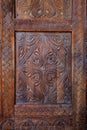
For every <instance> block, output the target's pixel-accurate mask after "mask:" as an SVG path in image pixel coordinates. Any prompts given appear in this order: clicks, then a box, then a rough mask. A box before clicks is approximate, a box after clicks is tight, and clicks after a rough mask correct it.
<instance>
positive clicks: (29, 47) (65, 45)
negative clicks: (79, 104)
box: [16, 32, 72, 104]
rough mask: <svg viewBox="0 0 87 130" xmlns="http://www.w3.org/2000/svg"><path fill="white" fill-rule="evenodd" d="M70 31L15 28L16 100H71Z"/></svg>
mask: <svg viewBox="0 0 87 130" xmlns="http://www.w3.org/2000/svg"><path fill="white" fill-rule="evenodd" d="M71 59H72V56H71V33H29V32H16V103H17V104H59V103H66V104H68V103H71V97H72V89H71V88H72V87H71V85H72V83H71V68H72V67H71V62H72V60H71Z"/></svg>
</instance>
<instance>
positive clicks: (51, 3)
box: [16, 0, 72, 19]
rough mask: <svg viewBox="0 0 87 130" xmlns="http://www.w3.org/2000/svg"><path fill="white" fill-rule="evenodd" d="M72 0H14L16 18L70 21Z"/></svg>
mask: <svg viewBox="0 0 87 130" xmlns="http://www.w3.org/2000/svg"><path fill="white" fill-rule="evenodd" d="M71 12H72V0H16V17H18V18H41V17H44V18H60V19H62V18H65V19H66V18H67V19H71Z"/></svg>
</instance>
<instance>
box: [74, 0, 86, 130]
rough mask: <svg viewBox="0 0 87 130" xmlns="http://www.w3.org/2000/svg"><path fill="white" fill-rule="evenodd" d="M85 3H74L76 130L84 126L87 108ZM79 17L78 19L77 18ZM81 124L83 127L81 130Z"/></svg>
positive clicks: (75, 1)
mask: <svg viewBox="0 0 87 130" xmlns="http://www.w3.org/2000/svg"><path fill="white" fill-rule="evenodd" d="M85 4H86V3H85V1H83V0H74V1H73V61H72V63H73V94H74V95H73V102H74V111H75V113H76V120H75V123H76V127H75V129H76V130H79V129H83V130H84V129H85V128H84V127H85V126H84V125H82V120H81V118H82V115H81V114H82V112H83V111H84V112H85V108H86V84H85V73H84V69H83V67H84V64H85V63H84V31H85ZM77 16H78V17H77ZM79 124H81V125H82V128H80V126H79Z"/></svg>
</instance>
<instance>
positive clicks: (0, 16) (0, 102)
mask: <svg viewBox="0 0 87 130" xmlns="http://www.w3.org/2000/svg"><path fill="white" fill-rule="evenodd" d="M1 45H2V1H1V0H0V121H1V119H2V101H1V97H2V88H1V87H2V84H1V75H2V74H1V73H2V72H1V71H2V70H1V68H2V64H1V63H2V61H1Z"/></svg>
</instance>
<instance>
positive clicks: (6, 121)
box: [0, 0, 86, 130]
mask: <svg viewBox="0 0 87 130" xmlns="http://www.w3.org/2000/svg"><path fill="white" fill-rule="evenodd" d="M13 1H14V0H1V1H0V2H2V8H0V9H1V11H2V15H1V12H0V17H1V19H0V24H1V23H2V25H3V26H2V27H1V26H0V36H1V35H2V36H1V37H2V45H1V53H0V56H2V57H1V59H0V60H2V63H1V64H2V67H1V68H0V70H2V72H1V74H2V76H1V78H2V83H0V84H1V85H2V86H1V89H2V105H1V107H2V110H3V112H2V113H1V115H2V117H3V120H2V122H0V129H1V130H3V129H4V130H11V129H12V130H14V129H16V130H20V129H21V130H22V129H23V130H26V129H27V130H28V129H30V130H45V129H46V130H73V129H74V130H84V124H85V122H84V120H82V117H83V115H84V112H85V104H86V103H85V102H86V101H85V99H86V94H85V93H86V88H85V85H86V84H85V83H86V82H85V77H84V64H85V63H84V30H85V29H84V25H85V0H84V1H83V0H73V1H72V0H71V1H70V0H60V1H59V0H43V1H41V0H36V1H34V0H33V1H32V3H29V2H31V0H30V1H28V0H21V1H20V0H16V2H15V5H14V2H13ZM34 2H36V4H35V5H34V6H33V7H32V5H31V4H33V3H34ZM63 2H64V3H65V4H63ZM70 2H73V3H72V4H70ZM55 3H57V5H58V6H57V5H55V6H57V7H56V11H55V8H54V4H55ZM16 4H17V5H16ZM69 4H70V5H71V6H69ZM13 6H14V7H13ZM66 6H67V7H69V8H66ZM0 7H1V6H0ZM30 7H32V9H30ZM14 8H16V9H15V11H16V12H15V14H16V17H15V18H13V10H14ZM71 10H73V11H71ZM61 12H64V14H62V15H61ZM71 12H72V13H71ZM58 13H59V16H58ZM31 14H32V15H31ZM1 28H2V31H1ZM15 31H19V32H16V35H18V34H20V36H18V39H21V40H17V39H16V37H15V36H14V35H13V32H15ZM1 33H2V34H1ZM22 34H23V36H21V35H22ZM25 34H26V35H25ZM27 34H29V35H30V34H33V35H35V37H36V38H32V37H31V38H29V36H27ZM47 34H52V35H53V37H52V36H51V37H50V36H47ZM59 34H61V36H62V35H63V34H64V35H66V34H72V38H71V39H72V42H71V40H69V41H70V42H69V43H68V46H66V44H65V43H67V40H65V42H63V44H62V47H61V49H60V50H61V51H60V54H61V55H62V54H63V55H62V56H61V57H60V58H59V56H58V59H59V61H60V59H62V62H61V63H62V64H63V65H64V64H65V63H66V62H63V58H65V57H68V58H69V59H70V60H68V59H67V58H66V61H67V65H68V67H65V69H66V68H69V69H72V72H71V70H68V71H69V73H71V74H72V76H71V78H70V75H69V78H70V79H71V80H72V95H73V96H72V103H71V105H70V104H68V102H67V101H70V100H69V99H68V100H67V101H66V103H65V102H64V101H65V100H62V101H63V102H62V104H58V103H57V100H54V101H52V102H54V105H53V103H52V102H50V103H49V102H48V103H47V104H44V100H42V99H44V97H45V96H44V95H45V94H44V89H43V90H41V87H40V88H39V90H40V91H39V92H40V94H39V96H38V97H40V99H41V100H40V101H41V102H40V103H38V102H37V103H36V104H35V103H32V105H31V104H25V102H22V104H21V105H17V104H14V100H16V97H14V94H16V91H15V92H14V89H15V88H16V83H15V86H14V80H15V78H16V74H15V73H14V70H15V68H16V66H17V67H18V68H16V69H19V68H20V66H21V67H22V65H23V67H24V64H22V63H27V64H26V65H27V66H26V67H25V68H27V71H25V70H26V69H25V68H24V69H23V68H22V69H21V70H24V73H25V75H27V76H25V77H24V78H23V79H22V80H18V79H16V81H15V82H17V84H18V86H19V84H21V83H20V82H19V81H22V86H23V85H24V86H26V82H24V83H23V81H25V79H27V80H26V81H29V79H28V78H26V77H28V76H29V73H28V72H29V71H28V70H29V68H30V67H31V68H33V67H35V69H36V68H38V69H39V72H40V70H41V69H42V68H43V69H42V70H41V72H42V73H41V72H40V73H39V74H40V76H38V74H37V72H36V71H35V73H34V76H33V77H32V76H31V77H32V80H31V81H30V84H31V85H30V86H32V83H36V86H37V81H38V79H40V80H39V81H41V82H40V83H42V86H44V85H43V84H44V83H45V81H43V80H42V79H43V78H42V77H43V76H42V74H43V73H44V67H42V68H41V66H42V65H43V64H44V63H45V62H43V61H48V63H52V64H51V67H50V66H49V67H47V70H49V69H50V68H51V69H53V70H54V65H53V63H55V65H56V62H55V61H56V59H57V57H56V52H57V51H56V49H57V45H56V44H57V41H56V42H54V41H55V38H54V37H55V35H57V37H58V35H59ZM39 37H42V38H39ZM48 37H49V40H46V39H48ZM38 39H39V41H38ZM42 39H43V40H42ZM0 40H1V38H0ZM14 40H15V44H14ZM32 40H33V42H29V41H32ZM20 41H21V42H20ZM25 41H27V42H25ZM60 41H61V40H59V38H58V45H59V44H61V42H60ZM49 42H50V44H49ZM59 42H60V43H59ZM34 43H35V44H34ZM36 43H37V44H39V46H37V44H36ZM40 43H41V44H40ZM71 43H72V47H71V49H72V50H71V52H70V50H67V52H68V53H63V52H65V51H63V49H64V50H65V49H66V48H67V49H70V47H69V46H70V44H71ZM32 44H33V45H32ZM51 44H52V45H51ZM54 44H55V45H54ZM26 45H29V46H26ZM64 45H65V48H64V47H63V46H64ZM55 46H56V47H55ZM16 47H17V48H16ZM31 48H32V49H31ZM46 48H47V50H46ZM15 49H16V50H15ZM28 49H30V50H29V51H28ZM44 49H45V52H46V54H47V55H44V54H43V52H44V51H43V50H44ZM48 50H50V51H51V53H48ZM53 50H54V51H53ZM14 52H15V57H16V59H15V57H14ZM27 52H28V53H27ZM53 52H54V53H53ZM31 53H32V55H31V56H30V57H27V56H29V55H30V54H31ZM22 54H23V55H22ZM71 55H72V57H71ZM55 57H56V58H55ZM27 59H28V60H27ZM46 59H48V60H46ZM49 59H50V60H49ZM14 60H15V63H16V66H15V63H14ZM20 61H22V62H20ZM39 61H40V62H39ZM49 61H50V62H49ZM51 61H52V62H51ZM32 62H33V63H32ZM20 63H21V64H20ZM28 63H29V64H28ZM46 63H47V62H46ZM61 63H60V65H61ZM36 64H37V65H36ZM71 64H72V65H71ZM28 65H29V66H28ZM34 65H35V66H34ZM46 65H47V64H46ZM36 66H37V67H36ZM43 66H44V65H43ZM55 68H56V66H55ZM31 70H32V69H31ZM45 70H46V69H45ZM59 70H60V69H58V72H59ZM33 71H34V69H33V70H32V72H33ZM18 72H19V71H17V72H16V73H18ZM21 72H22V71H21ZM47 72H48V71H47ZM54 73H57V72H55V71H51V73H49V74H48V75H46V71H45V77H44V79H46V80H47V81H49V82H46V83H45V84H46V88H45V91H46V92H48V89H47V88H49V86H50V85H48V84H54V83H55V82H56V81H57V76H56V74H54ZM53 74H54V75H53ZM17 75H18V76H19V74H17ZM46 76H47V77H46ZM19 77H21V76H19ZM39 77H40V78H39ZM60 77H61V76H60ZM63 78H64V77H63ZM50 79H51V81H50ZM55 79H56V80H55ZM71 80H69V83H70V86H71ZM31 82H32V83H31ZM64 82H65V81H64ZM30 86H29V87H30ZM39 86H40V85H39ZM55 86H57V85H55ZM20 88H21V87H20ZM25 88H26V87H24V89H25ZM32 88H33V87H32ZM43 88H44V87H43ZM56 88H57V87H56ZM1 89H0V91H1ZM22 92H25V91H22ZM27 92H28V91H27ZM35 92H37V91H35ZM56 92H57V91H56ZM70 92H71V90H70ZM57 93H58V94H60V95H62V91H61V92H60V90H59V91H58V92H57ZM28 94H29V93H28ZM68 94H69V92H68ZM37 95H38V94H37ZM56 95H57V94H56ZM70 95H71V94H70ZM33 96H34V95H33ZM33 96H32V94H31V97H33ZM58 96H59V95H57V96H56V98H55V99H57V97H58ZM27 97H28V96H27ZM50 98H51V97H50ZM24 99H25V97H24ZM63 99H64V97H63ZM52 100H53V98H52ZM42 101H43V102H42ZM47 101H48V100H47ZM58 101H60V99H58ZM0 103H1V102H0ZM28 103H29V102H28ZM38 104H39V105H38ZM1 107H0V109H1Z"/></svg>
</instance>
